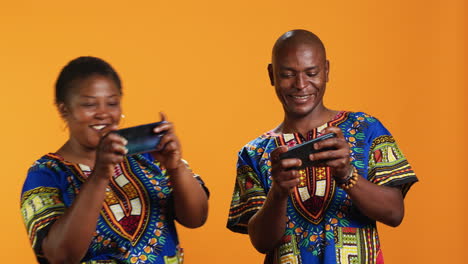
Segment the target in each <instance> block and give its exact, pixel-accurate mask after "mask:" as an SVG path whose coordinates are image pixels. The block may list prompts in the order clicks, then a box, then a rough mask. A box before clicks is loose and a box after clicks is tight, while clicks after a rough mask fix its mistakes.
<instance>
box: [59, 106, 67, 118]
mask: <svg viewBox="0 0 468 264" xmlns="http://www.w3.org/2000/svg"><path fill="white" fill-rule="evenodd" d="M57 108H58V111H59V113H60V116H61V117H62V118H63V119H66V118H67V116H68V108H67V106H66V105H65V103H58V104H57Z"/></svg>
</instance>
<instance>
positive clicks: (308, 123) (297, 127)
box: [277, 107, 338, 136]
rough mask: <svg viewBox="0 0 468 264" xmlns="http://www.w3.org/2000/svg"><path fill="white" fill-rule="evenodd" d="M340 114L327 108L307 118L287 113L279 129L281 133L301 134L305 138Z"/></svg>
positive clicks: (322, 108) (318, 110) (312, 113)
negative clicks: (310, 132)
mask: <svg viewBox="0 0 468 264" xmlns="http://www.w3.org/2000/svg"><path fill="white" fill-rule="evenodd" d="M336 114H338V111H334V110H330V109H328V108H326V107H321V108H320V109H315V110H314V111H312V112H311V113H310V114H308V115H305V116H293V115H288V114H287V113H285V115H284V120H283V123H282V124H281V125H280V126H279V127H278V129H277V130H278V132H280V133H300V134H301V135H303V136H305V135H306V134H307V133H308V132H309V131H311V130H313V129H315V128H317V127H319V126H321V125H323V124H325V123H326V122H328V121H330V120H332V119H333V117H335V115H336Z"/></svg>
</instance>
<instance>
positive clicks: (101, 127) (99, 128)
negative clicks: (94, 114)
mask: <svg viewBox="0 0 468 264" xmlns="http://www.w3.org/2000/svg"><path fill="white" fill-rule="evenodd" d="M92 127H93V128H94V129H96V130H101V129H103V128H105V127H106V125H96V126H92Z"/></svg>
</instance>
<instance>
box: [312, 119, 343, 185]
mask: <svg viewBox="0 0 468 264" xmlns="http://www.w3.org/2000/svg"><path fill="white" fill-rule="evenodd" d="M329 133H335V134H336V137H334V138H329V139H326V140H323V141H320V142H317V143H315V144H314V148H315V149H318V150H320V149H324V148H330V149H331V150H325V151H322V152H316V153H314V154H310V155H309V158H310V160H316V161H319V162H320V163H319V165H320V166H328V167H330V169H331V171H332V175H333V177H334V178H335V179H336V180H338V181H340V180H344V179H345V178H346V177H347V176H348V175H349V174H350V171H351V159H350V154H349V153H350V148H349V144H348V142H347V141H346V139H345V138H344V136H343V132H342V131H341V129H340V128H339V127H327V128H325V129H324V130H323V132H322V134H329Z"/></svg>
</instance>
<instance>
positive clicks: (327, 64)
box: [325, 60, 330, 82]
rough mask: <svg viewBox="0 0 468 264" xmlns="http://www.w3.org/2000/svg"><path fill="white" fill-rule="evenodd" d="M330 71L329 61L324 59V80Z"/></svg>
mask: <svg viewBox="0 0 468 264" xmlns="http://www.w3.org/2000/svg"><path fill="white" fill-rule="evenodd" d="M329 72H330V61H328V60H326V61H325V74H326V77H327V78H326V80H327V82H328V73H329Z"/></svg>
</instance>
